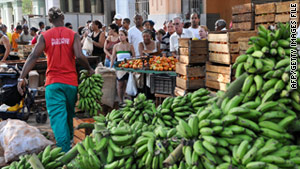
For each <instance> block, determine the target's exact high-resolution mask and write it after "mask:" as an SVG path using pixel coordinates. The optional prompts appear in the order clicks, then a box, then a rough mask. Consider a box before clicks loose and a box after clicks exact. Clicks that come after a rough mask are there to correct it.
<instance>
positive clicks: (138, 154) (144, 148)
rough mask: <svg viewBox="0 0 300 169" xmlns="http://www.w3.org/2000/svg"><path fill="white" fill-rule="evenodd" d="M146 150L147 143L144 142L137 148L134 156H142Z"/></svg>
mask: <svg viewBox="0 0 300 169" xmlns="http://www.w3.org/2000/svg"><path fill="white" fill-rule="evenodd" d="M147 150H148V144H144V145H143V146H141V147H140V148H138V149H137V151H136V156H137V157H140V156H142V155H143V154H144V153H145V152H146V151H147Z"/></svg>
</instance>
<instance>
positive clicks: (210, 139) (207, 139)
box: [202, 136, 218, 145]
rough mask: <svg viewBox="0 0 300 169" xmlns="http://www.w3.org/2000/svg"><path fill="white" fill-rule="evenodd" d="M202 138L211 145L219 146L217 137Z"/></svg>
mask: <svg viewBox="0 0 300 169" xmlns="http://www.w3.org/2000/svg"><path fill="white" fill-rule="evenodd" d="M202 138H203V139H204V140H205V141H207V142H209V143H211V144H213V145H217V144H218V140H217V139H216V138H215V137H213V136H202Z"/></svg>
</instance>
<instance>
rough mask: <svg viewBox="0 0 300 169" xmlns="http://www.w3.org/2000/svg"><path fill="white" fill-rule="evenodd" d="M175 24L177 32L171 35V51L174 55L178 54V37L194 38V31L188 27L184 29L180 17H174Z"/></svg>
mask: <svg viewBox="0 0 300 169" xmlns="http://www.w3.org/2000/svg"><path fill="white" fill-rule="evenodd" d="M173 25H174V26H175V33H173V34H172V36H171V37H170V52H172V54H173V56H176V54H177V53H178V39H179V38H193V33H192V32H191V31H189V30H188V29H183V20H182V18H180V17H176V18H174V19H173Z"/></svg>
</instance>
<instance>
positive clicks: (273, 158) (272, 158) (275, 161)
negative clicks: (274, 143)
mask: <svg viewBox="0 0 300 169" xmlns="http://www.w3.org/2000/svg"><path fill="white" fill-rule="evenodd" d="M260 161H262V162H266V163H273V164H283V163H285V160H284V159H283V158H282V157H278V156H274V155H267V156H265V157H262V158H261V159H260Z"/></svg>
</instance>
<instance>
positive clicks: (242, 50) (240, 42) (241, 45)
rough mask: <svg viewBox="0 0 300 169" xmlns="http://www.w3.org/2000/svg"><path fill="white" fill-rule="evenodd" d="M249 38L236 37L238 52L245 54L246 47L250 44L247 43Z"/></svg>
mask: <svg viewBox="0 0 300 169" xmlns="http://www.w3.org/2000/svg"><path fill="white" fill-rule="evenodd" d="M248 42H249V38H238V46H239V54H240V55H242V54H245V53H246V51H247V49H249V48H250V47H251V46H252V45H249V43H248Z"/></svg>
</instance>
